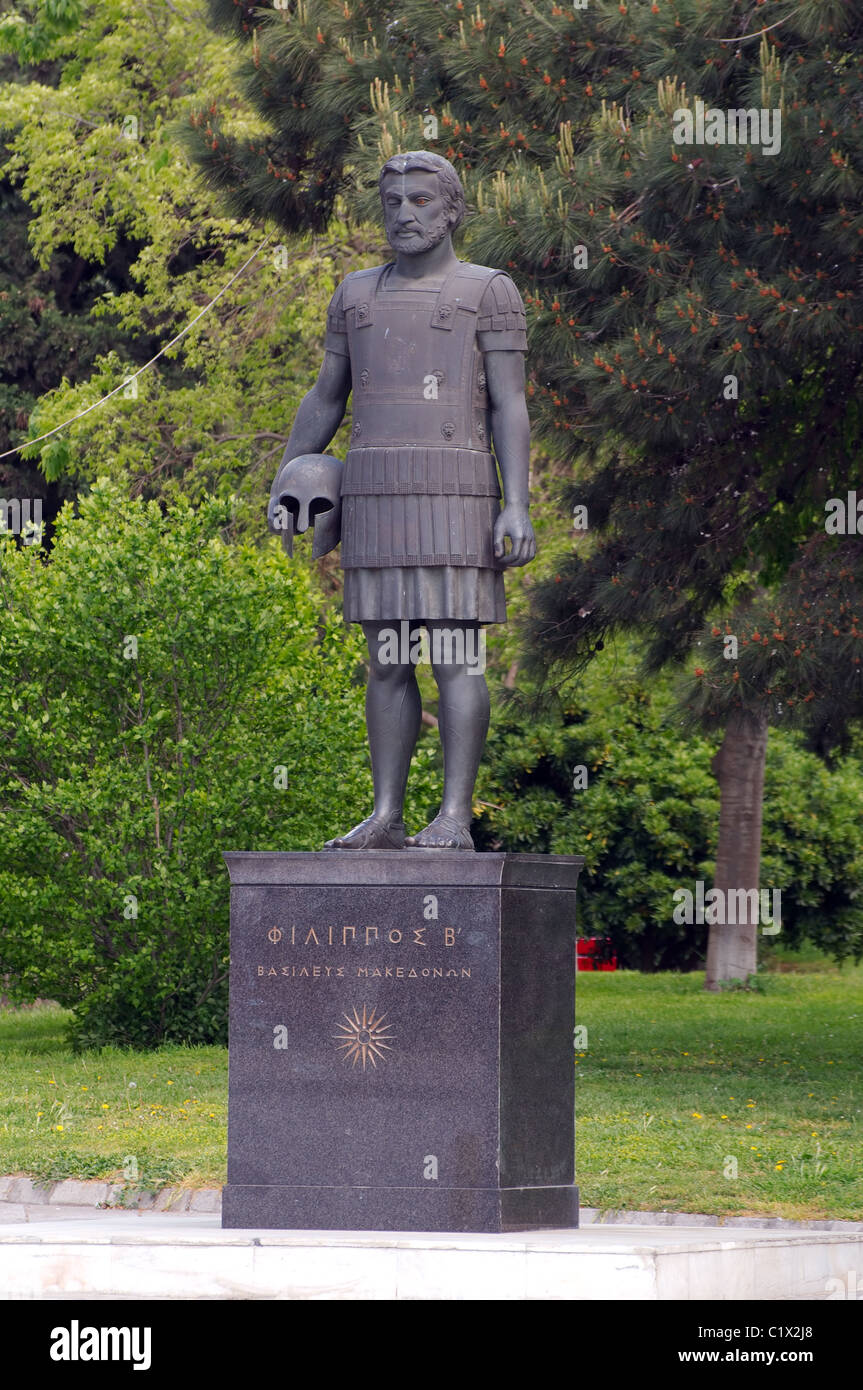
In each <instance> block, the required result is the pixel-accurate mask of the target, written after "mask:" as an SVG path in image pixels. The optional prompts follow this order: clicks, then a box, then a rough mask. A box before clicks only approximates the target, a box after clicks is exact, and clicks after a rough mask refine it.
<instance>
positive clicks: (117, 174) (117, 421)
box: [0, 0, 363, 534]
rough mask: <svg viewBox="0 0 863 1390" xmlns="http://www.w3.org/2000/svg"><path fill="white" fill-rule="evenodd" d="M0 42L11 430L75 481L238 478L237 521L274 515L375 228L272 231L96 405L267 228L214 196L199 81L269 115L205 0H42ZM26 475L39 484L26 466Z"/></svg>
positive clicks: (178, 485) (237, 125)
mask: <svg viewBox="0 0 863 1390" xmlns="http://www.w3.org/2000/svg"><path fill="white" fill-rule="evenodd" d="M3 49H5V51H6V54H7V57H6V58H5V63H6V75H7V76H8V77H9V80H8V81H7V82H6V83H5V84H4V85H3V87H2V88H0V128H2V130H3V131H4V134H5V139H6V144H7V146H8V153H7V156H6V160H5V164H4V166H3V173H4V180H5V182H4V185H3V189H4V190H5V192H6V199H7V205H8V207H9V209H10V212H11V213H12V214H14V222H12V223H11V224H10V225H11V226H13V227H14V230H15V233H16V237H15V242H14V247H15V264H14V265H10V266H9V271H8V273H9V276H10V280H12V285H10V288H9V291H8V297H7V299H6V300H5V301H3V300H0V314H3V315H4V317H3V318H2V320H0V322H3V324H4V327H5V328H6V336H5V345H4V346H3V347H2V348H0V372H2V381H3V383H5V384H4V385H3V386H2V387H0V406H2V405H3V404H4V402H5V404H6V415H5V422H6V427H7V442H6V448H11V447H14V446H15V445H18V446H19V447H20V448H21V450H22V458H23V459H24V460H26V464H25V469H26V468H29V469H31V470H32V468H33V467H34V466H35V465H38V467H39V468H40V470H41V473H42V475H43V481H42V489H43V490H44V489H45V487H46V485H47V487H48V488H53V489H54V490H55V491H59V492H60V493H61V495H65V496H70V495H72V494H74V493H75V492H76V491H77V490H79V489H86V487H87V486H89V484H90V483H91V482H92V481H93V480H94V479H95V478H97V477H100V476H110V477H114V478H117V479H122V480H123V481H124V483H125V484H126V486H127V488H128V490H129V491H131V492H132V493H135V494H138V493H140V494H141V495H143V496H145V497H154V496H158V497H171V496H175V495H176V494H177V493H179V492H184V493H186V494H187V495H188V496H190V497H192V498H193V499H198V498H201V497H203V496H204V495H206V494H207V493H209V492H216V493H218V494H219V495H222V496H228V495H230V494H232V493H233V494H235V495H236V497H237V501H236V503H235V520H234V533H236V534H240V533H242V532H243V531H245V530H252V529H256V530H257V531H258V532H260V530H261V526H262V522H261V517H262V515H263V510H264V506H265V498H266V495H267V493H268V490H269V484H270V481H271V476H272V472H273V469H274V464H275V456H276V455H277V454H279V453H280V452H281V450H282V448H283V447H284V443H285V440H286V438H287V434H288V431H289V425H290V421H291V418H292V416H293V414H294V412H295V410H296V407H297V405H298V403H299V401H300V399H301V398H302V396H303V394H304V392H305V391H306V389H307V388H308V386H309V384H310V382H311V379H312V376H313V373H314V370H315V368H316V356H317V353H318V348H319V344H320V342H321V340H322V333H323V330H322V324H323V318H324V308H325V306H326V303H327V301H328V298H329V295H330V294H331V292H332V288H333V286H334V283H335V279H336V277H337V276H338V275H340V274H341V273H342V272H341V269H340V268H341V267H342V265H344V266H345V267H346V268H349V267H350V265H351V264H352V263H353V261H354V260H355V259H356V258H357V257H358V256H359V257H360V258H361V257H362V254H363V245H362V239H361V238H358V237H354V238H352V240H350V241H348V240H347V239H346V238H345V235H344V232H343V229H340V228H339V227H338V226H335V227H333V229H332V231H331V234H330V236H329V238H328V239H327V240H326V241H324V240H322V239H321V238H318V239H316V240H314V239H309V238H306V240H305V241H303V240H302V239H296V238H294V239H292V240H291V244H290V245H288V244H286V243H285V242H284V240H282V241H280V240H279V238H278V237H277V236H274V237H272V238H271V239H270V241H269V243H268V244H266V245H265V246H264V249H263V250H262V251H261V254H260V255H259V256H258V257H257V259H255V260H253V261H252V263H251V264H250V265H249V267H248V269H247V270H246V271H245V272H243V273H242V274H241V275H240V276H239V278H238V279H237V280H236V281H235V282H234V284H233V285H231V287H230V289H229V290H228V291H227V292H226V293H225V294H224V295H223V296H222V297H221V298H220V299H219V300H218V303H217V304H216V305H215V306H214V307H213V308H212V309H210V310H208V311H207V312H206V313H205V314H204V315H203V317H202V318H201V319H200V321H199V322H198V323H197V324H196V325H195V326H194V327H193V328H192V330H191V331H190V332H189V333H188V334H187V335H186V336H185V337H184V338H183V339H182V340H181V341H180V342H179V343H177V344H176V345H175V346H174V347H171V348H170V349H169V350H168V351H167V352H166V353H165V354H164V355H163V356H161V357H160V358H159V360H158V362H157V363H156V364H155V365H154V366H153V367H151V368H149V369H148V370H147V371H146V372H145V373H143V374H142V375H141V376H140V377H138V378H137V380H136V381H135V382H129V383H128V384H127V385H126V387H125V388H124V389H123V390H122V391H119V392H118V394H117V395H116V396H114V397H113V398H112V399H111V400H109V401H108V402H106V403H105V404H104V405H102V406H100V407H99V408H98V409H96V410H92V411H90V412H89V413H84V412H86V411H88V408H89V407H90V406H92V405H94V403H95V402H96V401H98V400H99V399H100V398H101V397H103V396H105V395H107V394H108V392H110V391H113V390H114V389H116V388H119V387H120V386H121V385H122V384H123V383H124V382H126V381H127V379H128V378H130V377H131V376H132V374H133V373H134V372H135V371H136V370H137V369H138V368H139V367H141V366H143V365H144V364H145V363H146V362H148V361H149V360H150V358H152V357H153V356H154V354H155V353H156V352H157V351H158V350H159V349H160V348H161V347H164V346H165V345H166V344H168V343H169V342H170V341H171V339H172V338H173V337H174V336H175V335H176V334H177V333H179V332H180V331H181V330H182V329H183V328H184V327H186V325H188V324H189V323H190V322H191V321H192V320H193V319H194V318H195V317H196V316H197V315H198V314H199V313H200V311H201V310H202V308H203V307H204V306H205V305H206V304H207V303H208V302H209V301H210V300H211V299H213V298H214V297H215V296H216V295H217V294H218V293H219V292H220V291H221V290H223V289H224V288H225V286H226V285H227V284H228V282H229V280H230V279H231V277H232V276H233V275H235V274H236V273H237V272H239V271H240V269H241V267H242V266H243V265H244V264H245V263H246V262H247V261H249V259H250V257H252V256H253V254H254V252H255V251H256V250H257V249H258V248H260V247H261V246H262V243H263V242H264V232H263V231H262V230H261V229H260V228H259V227H255V226H252V225H250V224H249V222H248V221H244V222H242V223H240V222H238V221H237V220H236V219H235V218H233V217H230V216H227V217H226V216H225V215H224V213H223V211H222V210H221V209H216V210H214V209H213V206H212V202H213V199H212V195H211V194H209V193H208V192H207V191H206V190H205V189H203V188H201V187H200V186H199V185H196V181H195V178H194V170H193V169H192V168H191V166H190V164H189V161H188V159H187V157H186V156H185V155H184V153H183V151H182V148H181V146H180V145H179V143H178V142H177V140H176V139H175V138H174V131H175V127H176V125H177V123H178V122H179V123H181V124H183V125H185V124H186V123H187V120H188V115H187V113H188V112H189V110H190V109H191V108H192V106H193V105H194V104H197V103H198V102H200V101H205V102H207V103H208V104H214V103H215V102H219V103H221V104H222V105H223V106H227V107H229V108H230V109H231V112H232V117H231V121H230V128H231V129H232V130H237V131H244V132H245V131H252V130H253V129H254V127H255V124H256V121H255V117H254V114H253V113H252V112H251V111H250V110H249V109H248V107H246V106H245V105H244V104H243V102H242V100H241V98H240V96H239V94H238V93H237V91H236V88H235V84H234V82H233V79H232V76H231V55H230V52H229V50H228V49H227V47H226V45H225V43H224V41H223V40H222V39H221V38H220V37H216V36H214V35H213V34H212V33H211V32H210V31H209V30H208V28H207V27H206V24H205V23H204V20H203V17H202V14H201V10H200V5H199V4H198V3H197V0H176V3H173V4H171V5H160V6H142V5H140V4H138V3H137V2H136V0H99V3H95V0H66V3H61V0H34V3H31V4H29V5H27V6H22V7H21V10H20V12H16V14H13V15H7V16H5V18H4V20H3V21H2V22H0V51H2V50H3ZM13 57H14V59H15V61H16V62H17V63H18V64H20V69H18V70H16V71H15V72H14V73H12V72H10V68H9V64H10V63H11V61H12V59H13ZM10 252H11V248H10V249H9V251H7V258H8V257H9V255H10ZM13 286H14V288H13ZM4 391H5V393H6V394H5V396H4V395H3V392H4ZM76 416H81V417H82V418H79V419H76V420H75V421H74V423H72V424H71V425H69V426H68V427H67V428H66V429H64V430H62V431H61V432H60V433H58V434H57V435H55V436H54V437H53V438H52V439H50V440H48V441H47V442H45V443H42V444H38V445H34V446H32V448H26V445H25V441H26V439H27V438H34V437H36V436H38V435H41V434H43V433H47V432H49V431H51V430H54V429H56V428H57V427H58V426H59V425H61V424H63V422H65V421H67V420H70V419H73V417H76ZM2 467H3V465H2V463H0V468H2ZM0 476H2V475H0ZM19 486H21V487H22V490H23V488H24V487H26V488H27V489H28V490H32V489H33V488H34V480H33V479H32V476H30V475H28V474H27V473H26V472H25V474H24V477H23V479H22V482H21V484H20V485H19ZM12 491H13V495H15V492H16V490H15V489H12Z"/></svg>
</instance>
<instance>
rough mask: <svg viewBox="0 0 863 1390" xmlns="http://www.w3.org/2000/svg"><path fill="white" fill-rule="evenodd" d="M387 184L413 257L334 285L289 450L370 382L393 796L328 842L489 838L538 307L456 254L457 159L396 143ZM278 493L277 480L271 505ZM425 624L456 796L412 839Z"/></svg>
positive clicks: (366, 584)
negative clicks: (533, 315)
mask: <svg viewBox="0 0 863 1390" xmlns="http://www.w3.org/2000/svg"><path fill="white" fill-rule="evenodd" d="M380 194H381V201H382V204H383V212H384V224H385V227H386V233H387V240H388V241H389V244H390V246H391V247H392V249H393V251H394V252H395V260H394V261H392V262H390V263H388V264H387V265H383V266H375V267H374V268H373V269H371V270H360V271H356V272H354V273H353V274H352V275H348V276H347V277H346V279H345V280H343V281H342V283H341V284H340V285H339V287H338V289H337V290H336V292H335V294H334V295H333V298H332V300H331V303H330V307H329V311H328V315H327V336H326V343H325V353H324V360H323V365H322V366H321V370H320V373H319V375H318V378H317V381H316V383H315V385H314V386H313V387H312V389H311V391H309V393H308V395H307V396H306V397H305V398H304V399H303V401H302V403H301V405H300V408H299V410H298V411H297V416H296V420H295V423H294V428H293V430H292V431H291V435H290V438H289V440H288V443H287V447H286V449H285V453H284V459H283V464H284V461H285V460H293V459H296V458H297V457H298V456H300V455H307V454H321V453H323V452H324V450H325V449H326V448H327V445H328V444H329V442H330V440H331V439H332V438H333V435H334V434H335V433H336V430H337V429H338V427H339V425H340V424H341V421H342V417H343V415H344V413H345V407H346V405H347V400H348V396H349V395H350V394H351V391H353V407H352V431H351V448H350V450H349V452H348V455H347V459H346V460H345V465H344V470H343V474H342V479H341V501H342V515H341V565H342V569H343V570H344V618H345V621H346V622H357V623H361V624H362V627H363V631H364V633H365V636H366V640H367V642H368V648H369V663H370V666H369V678H368V685H367V689H366V721H367V727H368V735H369V745H370V751H371V761H372V776H373V781H374V793H375V801H374V810H373V812H372V814H371V815H370V816H369V817H367V819H366V820H364V821H362V822H361V823H360V824H359V825H357V826H355V827H354V829H353V830H350V831H348V832H347V833H346V834H344V835H340V836H338V837H337V838H336V839H333V840H329V841H328V842H327V846H326V847H327V848H328V849H402V848H404V847H405V846H408V847H414V846H416V847H422V848H432V849H461V850H472V849H473V847H474V846H473V840H472V839H471V835H470V822H471V818H472V800H473V789H474V784H475V781H476V775H477V770H478V768H479V761H480V758H481V756H482V750H483V746H484V743H485V738H486V734H487V732H488V722H489V694H488V687H487V685H486V681H485V676H484V675H483V674H482V670H481V669H479V670H478V669H477V662H476V655H475V654H476V652H477V650H478V641H479V638H480V634H481V629H482V628H483V626H484V625H485V624H488V623H498V622H505V621H506V602H505V597H504V588H503V568H504V567H505V566H507V565H525V564H527V562H528V561H529V560H531V559H533V557H534V555H535V554H536V541H535V539H534V534H533V527H532V526H531V523H530V518H529V515H528V464H529V425H528V416H527V406H526V402H525V396H524V354H525V352H526V350H527V337H526V333H525V317H524V305H523V304H522V301H521V298H520V296H519V293H518V291H517V289H516V287H515V285H514V284H513V282H512V280H511V279H510V278H509V276H508V275H506V274H504V273H503V272H502V271H496V270H490V269H488V268H487V267H485V266H477V265H471V264H469V263H468V262H465V261H459V260H458V258H457V257H456V255H455V252H454V251H453V247H452V234H453V232H454V231H455V229H456V228H457V227H458V225H459V223H460V222H461V220H462V218H463V217H464V212H465V200H464V191H463V189H462V186H461V182H460V180H459V177H458V175H457V173H456V171H455V169H454V168H453V166H452V165H451V164H450V163H449V162H448V160H446V159H443V158H441V156H440V155H436V154H431V153H428V152H425V151H422V150H420V151H412V152H410V153H408V154H399V155H395V156H394V157H393V158H392V159H389V160H387V162H386V164H385V165H384V167H383V169H382V170H381V175H380ZM492 444H493V445H494V455H493V454H492ZM495 456H496V458H497V464H498V467H499V468H500V476H501V479H502V481H503V497H504V506H503V508H502V509H501V505H500V500H499V499H500V497H501V491H500V486H499V483H498V476H497V470H496V468H495ZM278 499H279V492H278V475H277V479H276V481H274V484H273V492H272V493H271V499H270V516H271V517H272V514H273V509H274V507H276V506H277V505H278ZM506 537H509V539H510V542H511V549H510V551H509V552H508V553H507V551H506V546H505V539H506ZM418 629H425V630H426V632H427V642H428V645H429V647H430V651H431V662H432V669H433V672H434V677H435V680H436V682H437V687H438V693H439V727H440V735H441V740H442V745H443V764H444V791H443V800H442V803H441V808H440V812H439V813H438V815H437V816H435V818H434V820H433V821H432V822H431V824H430V825H428V826H426V828H425V829H424V830H421V831H419V833H418V834H416V835H412V836H409V837H407V838H406V836H405V826H404V821H403V806H404V796H405V789H406V786H407V779H408V770H409V767H410V761H411V757H412V755H413V751H414V748H415V746H416V741H417V738H418V736H419V731H420V722H421V716H422V709H421V704H420V692H419V687H418V685H417V681H416V671H415V665H414V663H415V660H416V655H415V652H416V648H415V646H414V644H413V642H412V641H411V642H410V643H407V642H405V641H397V640H395V638H396V634H399V636H400V637H404V636H405V635H409V636H410V638H411V639H412V638H413V635H414V633H415V632H416V631H417V630H418ZM412 653H413V655H412Z"/></svg>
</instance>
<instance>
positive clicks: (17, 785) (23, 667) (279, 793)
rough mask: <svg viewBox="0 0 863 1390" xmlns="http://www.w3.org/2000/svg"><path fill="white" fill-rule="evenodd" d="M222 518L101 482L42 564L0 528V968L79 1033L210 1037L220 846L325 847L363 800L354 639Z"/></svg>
mask: <svg viewBox="0 0 863 1390" xmlns="http://www.w3.org/2000/svg"><path fill="white" fill-rule="evenodd" d="M228 520H229V508H228V507H227V506H226V505H225V504H224V503H221V502H218V501H216V500H215V499H208V500H206V501H205V502H203V503H202V504H201V505H200V507H199V508H197V509H195V508H193V507H192V506H191V505H190V504H189V502H188V501H187V500H186V499H178V500H177V502H176V503H174V504H173V505H171V506H170V507H169V508H168V509H167V510H164V509H163V508H161V507H160V506H159V505H158V504H157V503H156V502H149V503H145V502H144V501H143V500H142V499H140V498H138V499H134V500H130V499H127V498H126V497H125V496H124V494H123V491H122V490H121V488H120V487H119V485H117V484H116V483H113V482H110V481H108V480H104V481H102V482H99V483H98V484H97V485H95V486H94V488H93V490H92V493H91V494H90V495H89V496H88V497H86V498H85V499H83V500H82V502H81V504H80V516H79V517H77V518H76V517H75V516H74V514H73V511H72V509H71V507H70V506H67V507H65V508H64V509H63V511H62V512H61V514H60V517H59V519H58V524H57V536H56V543H55V545H54V548H53V551H52V558H51V560H50V562H49V563H46V562H45V559H44V556H43V555H42V554H41V553H39V551H38V550H37V548H36V547H30V548H29V549H28V548H26V547H23V546H22V547H17V548H16V546H15V544H14V542H13V541H12V539H11V537H9V536H8V535H7V536H5V537H4V536H2V535H0V547H2V549H0V605H2V621H0V842H2V844H3V849H4V852H3V861H2V864H0V974H2V975H6V976H8V977H9V984H8V985H7V988H8V989H9V990H10V992H12V993H14V996H15V997H17V998H19V999H20V998H28V997H29V998H33V997H35V996H37V995H41V996H42V997H48V998H52V999H56V1000H58V1002H60V1003H62V1004H64V1005H67V1006H68V1007H69V1008H71V1009H72V1010H73V1011H74V1019H73V1024H72V1034H73V1038H74V1039H75V1041H76V1042H77V1043H79V1044H81V1045H93V1044H101V1043H107V1042H119V1043H124V1044H131V1045H134V1046H153V1045H156V1044H158V1043H159V1042H161V1041H166V1040H173V1041H178V1040H188V1041H190V1042H205V1041H216V1040H221V1039H224V1037H225V1033H226V1026H227V1013H226V1006H227V968H228V892H227V875H226V873H225V868H224V864H223V862H222V854H223V852H224V851H225V850H230V849H239V848H242V849H284V848H288V847H289V848H291V849H310V850H311V849H317V848H319V846H320V845H321V843H322V842H323V840H324V839H325V838H326V837H327V836H328V835H330V834H332V832H333V828H334V827H335V826H338V825H341V824H343V822H344V818H345V817H346V816H347V817H350V816H351V815H353V816H354V817H355V818H359V816H360V814H361V807H362V806H363V805H364V804H365V802H366V800H367V799H368V796H369V795H370V777H369V773H368V769H367V757H366V748H365V729H364V721H363V714H362V688H361V682H357V680H356V672H357V668H358V663H359V660H360V657H361V643H360V641H359V640H358V638H357V637H356V636H355V635H354V631H353V630H352V629H346V628H345V627H344V625H343V624H342V623H341V622H340V621H338V620H329V619H323V620H322V619H321V618H320V616H319V609H320V600H319V598H316V596H315V594H314V593H313V591H312V590H311V588H310V584H309V579H308V576H307V574H306V573H305V571H304V570H303V569H302V568H297V567H295V566H291V564H290V563H289V561H288V560H287V558H286V557H285V556H284V555H283V554H282V552H281V550H280V548H279V547H278V545H277V543H276V542H275V541H271V542H269V543H268V545H267V546H266V547H265V548H256V547H253V546H249V545H245V544H234V545H228V544H226V543H225V541H224V536H223V531H224V528H225V525H226V523H227V522H228ZM335 768H338V776H336V775H334V769H335ZM433 779H434V773H433V772H432V771H431V768H430V759H429V754H428V753H427V752H424V753H422V754H421V755H420V758H419V765H418V768H417V772H416V775H415V777H414V778H413V780H412V796H413V798H414V800H413V803H412V806H411V810H412V812H413V813H414V814H416V810H417V799H419V801H420V802H425V801H427V800H430V799H431V798H432V796H433Z"/></svg>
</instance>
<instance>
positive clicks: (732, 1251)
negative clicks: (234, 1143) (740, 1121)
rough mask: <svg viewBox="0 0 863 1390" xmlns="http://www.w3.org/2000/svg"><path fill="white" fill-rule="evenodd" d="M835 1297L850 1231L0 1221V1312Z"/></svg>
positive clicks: (106, 1216)
mask: <svg viewBox="0 0 863 1390" xmlns="http://www.w3.org/2000/svg"><path fill="white" fill-rule="evenodd" d="M843 1288H844V1289H847V1290H850V1291H851V1292H850V1296H851V1297H852V1298H853V1297H856V1291H857V1290H858V1289H860V1290H863V1232H861V1231H859V1230H857V1231H823V1230H822V1231H811V1230H808V1231H807V1230H800V1231H789V1230H788V1229H783V1230H765V1229H757V1228H756V1229H746V1228H745V1227H743V1228H741V1227H735V1228H733V1229H729V1228H725V1227H721V1226H699V1227H697V1228H693V1227H679V1226H666V1227H657V1226H641V1227H639V1226H632V1225H626V1226H624V1225H616V1226H615V1225H612V1226H606V1225H587V1226H583V1227H582V1228H581V1229H580V1230H577V1231H534V1232H523V1233H519V1234H516V1235H452V1236H449V1235H423V1234H418V1233H416V1232H405V1233H381V1234H377V1233H368V1232H360V1233H353V1232H334V1231H320V1232H317V1231H242V1230H238V1231H223V1230H222V1229H221V1227H220V1225H219V1218H218V1216H217V1215H214V1214H212V1213H209V1212H193V1211H186V1212H182V1213H170V1212H153V1211H117V1210H106V1211H98V1212H94V1211H93V1210H92V1208H89V1209H88V1208H86V1207H80V1206H73V1207H57V1206H51V1205H40V1206H37V1207H32V1206H31V1207H25V1206H20V1207H16V1206H15V1204H14V1203H9V1204H2V1205H0V1298H3V1299H46V1298H47V1299H51V1298H59V1297H66V1298H135V1299H141V1298H144V1299H146V1298H154V1299H161V1298H172V1299H297V1300H301V1299H329V1300H382V1299H385V1300H398V1299H413V1300H426V1299H430V1300H448V1301H452V1300H471V1299H492V1300H511V1301H515V1300H525V1299H539V1300H560V1299H566V1300H579V1301H581V1300H585V1301H590V1300H597V1299H616V1300H621V1301H633V1300H648V1301H649V1300H674V1299H677V1300H691V1299H711V1300H716V1301H720V1302H721V1301H724V1300H728V1299H747V1300H753V1301H775V1300H786V1299H794V1300H798V1299H827V1298H837V1297H842V1296H843V1295H842V1293H841V1290H842V1289H843ZM846 1296H848V1295H846Z"/></svg>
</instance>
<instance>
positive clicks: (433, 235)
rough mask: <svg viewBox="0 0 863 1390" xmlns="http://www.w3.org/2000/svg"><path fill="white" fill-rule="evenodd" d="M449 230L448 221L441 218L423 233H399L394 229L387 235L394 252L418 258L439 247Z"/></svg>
mask: <svg viewBox="0 0 863 1390" xmlns="http://www.w3.org/2000/svg"><path fill="white" fill-rule="evenodd" d="M449 229H450V224H449V219H448V218H446V217H441V218H440V220H439V221H438V222H433V223H432V225H431V226H430V227H426V228H425V229H424V230H423V231H416V232H399V231H398V230H397V229H396V228H395V227H394V228H393V229H392V231H391V232H389V234H388V240H389V244H390V246H391V247H392V248H393V250H394V251H404V252H405V254H406V255H409V256H418V255H420V254H421V253H422V252H423V251H430V250H431V249H432V247H433V246H439V245H440V243H441V242H442V241H443V239H444V237H445V236H446V235H447V233H448V232H449Z"/></svg>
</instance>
